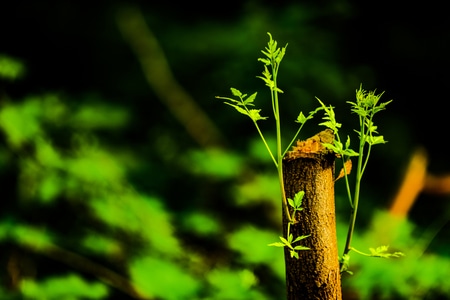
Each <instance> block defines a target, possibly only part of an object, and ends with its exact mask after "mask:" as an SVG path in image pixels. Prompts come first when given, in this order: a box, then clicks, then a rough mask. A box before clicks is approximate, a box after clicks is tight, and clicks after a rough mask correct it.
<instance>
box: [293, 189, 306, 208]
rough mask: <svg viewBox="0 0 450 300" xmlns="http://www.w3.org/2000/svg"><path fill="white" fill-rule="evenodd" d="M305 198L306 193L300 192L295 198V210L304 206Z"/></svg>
mask: <svg viewBox="0 0 450 300" xmlns="http://www.w3.org/2000/svg"><path fill="white" fill-rule="evenodd" d="M304 196H305V191H299V192H298V193H297V194H295V196H294V205H295V208H299V207H300V206H301V205H302V201H303V197H304Z"/></svg>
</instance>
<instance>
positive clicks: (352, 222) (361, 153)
mask: <svg viewBox="0 0 450 300" xmlns="http://www.w3.org/2000/svg"><path fill="white" fill-rule="evenodd" d="M360 123H361V122H360ZM364 144H365V133H364V124H363V123H362V124H361V137H360V141H359V156H358V165H357V168H356V183H355V193H354V197H353V202H351V203H352V211H351V214H350V223H349V228H348V233H347V240H346V242H345V247H344V255H346V254H348V253H349V252H350V250H351V249H352V248H351V242H352V237H353V231H354V230H355V223H356V214H357V212H358V203H359V192H360V188H361V178H362V171H363V170H362V164H363V156H364Z"/></svg>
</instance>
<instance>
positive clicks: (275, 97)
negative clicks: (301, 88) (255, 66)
mask: <svg viewBox="0 0 450 300" xmlns="http://www.w3.org/2000/svg"><path fill="white" fill-rule="evenodd" d="M272 62H273V63H272V76H273V83H274V86H273V89H272V91H271V96H272V107H273V110H274V117H275V123H276V130H277V166H278V167H277V170H278V181H279V182H280V190H281V197H282V200H283V207H284V209H285V211H286V217H287V219H288V220H289V222H293V221H294V220H295V219H293V218H292V217H291V214H290V212H289V206H288V203H287V199H286V192H285V190H284V178H283V153H282V152H281V122H280V110H279V105H278V87H277V74H278V64H276V63H275V60H274V59H273V60H272Z"/></svg>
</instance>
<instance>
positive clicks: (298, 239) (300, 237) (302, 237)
mask: <svg viewBox="0 0 450 300" xmlns="http://www.w3.org/2000/svg"><path fill="white" fill-rule="evenodd" d="M310 236H311V235H310V234H308V235H301V236H298V237H296V238H295V240H294V241H293V242H292V244H293V243H296V242H298V241H301V240H304V239H306V238H307V237H310Z"/></svg>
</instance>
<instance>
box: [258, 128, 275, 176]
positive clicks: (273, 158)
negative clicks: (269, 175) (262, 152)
mask: <svg viewBox="0 0 450 300" xmlns="http://www.w3.org/2000/svg"><path fill="white" fill-rule="evenodd" d="M253 123H254V124H255V126H256V129H257V130H258V133H259V136H260V137H261V139H262V141H263V143H264V146H265V147H266V149H267V152H269V155H270V157H271V158H272V161H273V162H274V164H275V167H276V168H278V166H279V162H278V161H277V160H276V159H275V157H274V156H273V154H272V151H271V150H270V147H269V145H268V144H267V142H266V139H265V138H264V135H263V134H262V132H261V130H260V129H259V126H258V123H256V122H255V121H253Z"/></svg>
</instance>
